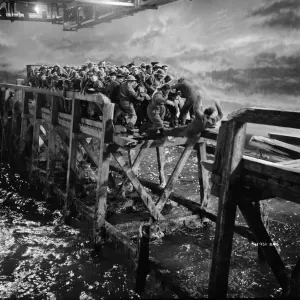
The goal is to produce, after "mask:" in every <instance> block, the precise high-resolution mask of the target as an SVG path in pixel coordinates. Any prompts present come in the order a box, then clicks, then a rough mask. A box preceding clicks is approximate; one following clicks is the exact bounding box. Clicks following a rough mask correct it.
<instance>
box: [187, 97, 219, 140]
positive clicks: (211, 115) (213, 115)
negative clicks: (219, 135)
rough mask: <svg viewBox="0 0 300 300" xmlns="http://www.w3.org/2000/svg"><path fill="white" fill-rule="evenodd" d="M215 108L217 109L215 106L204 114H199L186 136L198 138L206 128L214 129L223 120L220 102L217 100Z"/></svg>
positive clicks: (207, 109)
mask: <svg viewBox="0 0 300 300" xmlns="http://www.w3.org/2000/svg"><path fill="white" fill-rule="evenodd" d="M215 106H216V109H215V108H214V107H213V106H210V107H208V108H206V109H205V110H204V112H203V113H202V112H201V113H200V114H199V113H197V114H196V115H195V119H194V120H193V122H192V123H191V125H190V126H189V127H188V128H187V130H186V131H185V133H184V135H185V136H187V137H189V138H191V137H198V136H199V135H200V134H201V132H203V131H204V130H205V129H206V128H214V127H215V126H216V124H217V122H218V121H220V120H221V119H222V118H223V112H222V108H221V106H220V102H219V100H215Z"/></svg>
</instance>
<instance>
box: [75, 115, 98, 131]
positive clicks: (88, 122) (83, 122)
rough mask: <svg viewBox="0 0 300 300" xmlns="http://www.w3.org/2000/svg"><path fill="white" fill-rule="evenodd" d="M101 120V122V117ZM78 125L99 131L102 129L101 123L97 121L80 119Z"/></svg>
mask: <svg viewBox="0 0 300 300" xmlns="http://www.w3.org/2000/svg"><path fill="white" fill-rule="evenodd" d="M101 120H102V116H101ZM80 123H81V124H84V125H89V126H93V127H96V128H100V129H101V128H102V122H99V121H94V120H90V119H85V118H81V119H80Z"/></svg>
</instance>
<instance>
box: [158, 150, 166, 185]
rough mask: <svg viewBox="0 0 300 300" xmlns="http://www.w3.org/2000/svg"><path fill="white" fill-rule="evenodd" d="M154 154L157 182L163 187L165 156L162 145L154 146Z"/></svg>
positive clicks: (164, 180)
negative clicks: (156, 166)
mask: <svg viewBox="0 0 300 300" xmlns="http://www.w3.org/2000/svg"><path fill="white" fill-rule="evenodd" d="M156 156H157V163H158V175H159V183H160V186H161V187H165V186H166V176H165V166H166V156H165V147H164V146H162V147H157V148H156Z"/></svg>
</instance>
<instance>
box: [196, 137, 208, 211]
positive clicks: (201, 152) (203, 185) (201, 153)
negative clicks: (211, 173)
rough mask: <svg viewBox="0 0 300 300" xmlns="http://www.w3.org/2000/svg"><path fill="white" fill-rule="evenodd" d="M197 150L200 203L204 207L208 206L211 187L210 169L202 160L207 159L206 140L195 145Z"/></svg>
mask: <svg viewBox="0 0 300 300" xmlns="http://www.w3.org/2000/svg"><path fill="white" fill-rule="evenodd" d="M195 147H196V150H197V151H196V152H197V162H198V177H199V188H200V204H201V207H202V208H204V209H205V208H206V207H207V205H208V195H207V190H208V188H209V182H208V171H207V170H206V169H205V168H204V166H202V162H203V161H205V160H206V158H207V155H206V142H200V143H197V144H196V145H195Z"/></svg>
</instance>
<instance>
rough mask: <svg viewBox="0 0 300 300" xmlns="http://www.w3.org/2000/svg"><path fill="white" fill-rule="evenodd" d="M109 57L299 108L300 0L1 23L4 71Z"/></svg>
mask: <svg viewBox="0 0 300 300" xmlns="http://www.w3.org/2000/svg"><path fill="white" fill-rule="evenodd" d="M102 59H106V60H110V61H113V62H115V63H129V62H130V61H131V60H135V61H136V62H141V61H151V60H158V61H160V62H165V63H168V64H170V66H171V69H172V70H173V73H175V74H183V75H184V76H187V77H189V78H191V79H193V80H194V82H195V83H201V84H203V85H205V86H206V87H207V88H209V89H211V90H213V91H215V92H216V93H217V92H220V95H221V94H222V95H224V93H226V95H227V97H228V99H227V100H230V99H229V98H230V97H234V96H233V95H235V97H236V96H237V95H238V96H240V95H243V96H245V97H247V99H248V100H247V101H248V102H249V101H250V102H251V101H252V100H251V99H257V97H256V95H265V96H266V95H272V97H273V98H274V99H275V98H276V97H277V98H278V99H279V98H280V97H281V96H282V95H286V96H287V97H289V99H290V100H289V101H290V103H291V104H292V105H294V104H297V105H298V104H300V103H299V101H298V95H299V94H300V1H299V0H280V1H275V0H266V1H263V0H192V1H189V0H179V1H177V2H175V3H171V4H168V5H165V6H162V7H160V8H159V9H158V10H149V11H146V12H142V13H138V14H136V15H135V16H132V17H127V18H123V19H120V20H116V21H113V22H112V23H109V24H100V25H97V26H95V28H93V29H83V30H79V31H78V32H76V33H73V32H63V31H62V27H61V26H59V25H51V24H46V23H45V24H43V23H30V22H14V23H11V22H7V21H5V22H4V21H1V27H0V69H2V70H6V71H8V72H11V71H18V70H22V69H24V67H25V65H26V64H31V63H32V64H33V63H48V64H51V63H60V64H81V63H84V62H85V61H87V60H91V61H95V62H98V61H100V60H102ZM229 96H230V97H229ZM277 98H276V99H277ZM243 99H244V98H243ZM235 101H236V100H235ZM243 101H244V100H243ZM253 101H254V100H253ZM256 101H258V100H256ZM259 101H261V100H259ZM278 101H279V100H278ZM278 101H276V103H278ZM274 103H275V102H274Z"/></svg>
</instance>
